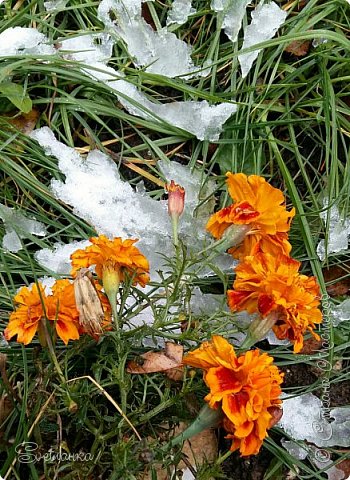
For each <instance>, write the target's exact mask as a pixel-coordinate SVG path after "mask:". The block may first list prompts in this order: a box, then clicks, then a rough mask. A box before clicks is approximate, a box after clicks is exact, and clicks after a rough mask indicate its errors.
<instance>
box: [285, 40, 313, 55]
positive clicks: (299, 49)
mask: <svg viewBox="0 0 350 480" xmlns="http://www.w3.org/2000/svg"><path fill="white" fill-rule="evenodd" d="M310 45H311V41H310V40H294V41H293V42H291V43H290V44H289V45H287V46H286V48H285V49H284V51H285V52H288V53H291V54H292V55H295V56H296V57H305V55H306V54H307V53H308V51H309V50H310Z"/></svg>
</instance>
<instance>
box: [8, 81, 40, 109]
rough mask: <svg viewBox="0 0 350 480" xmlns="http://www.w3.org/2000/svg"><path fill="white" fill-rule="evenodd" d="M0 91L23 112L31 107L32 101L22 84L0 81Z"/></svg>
mask: <svg viewBox="0 0 350 480" xmlns="http://www.w3.org/2000/svg"><path fill="white" fill-rule="evenodd" d="M0 93H2V94H3V95H4V96H5V97H6V98H7V99H8V100H9V101H10V102H11V103H13V104H14V106H15V107H17V108H18V109H19V110H20V111H21V112H23V113H29V112H30V111H31V110H32V108H33V105H32V101H31V99H30V98H29V95H27V94H26V93H25V91H24V88H23V87H22V85H17V83H13V82H4V83H0Z"/></svg>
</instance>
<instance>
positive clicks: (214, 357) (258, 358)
mask: <svg viewBox="0 0 350 480" xmlns="http://www.w3.org/2000/svg"><path fill="white" fill-rule="evenodd" d="M183 362H184V363H185V364H187V365H191V366H193V367H197V368H202V369H203V370H204V381H205V383H206V384H207V386H208V387H209V389H210V392H209V394H208V395H207V396H206V397H205V400H206V401H207V402H208V404H209V406H210V407H211V408H214V409H216V408H219V407H220V406H221V408H222V411H223V413H224V415H225V418H224V422H223V426H224V428H225V429H226V430H227V431H228V432H229V434H228V436H227V438H231V439H232V446H231V450H232V451H233V450H237V449H239V451H240V453H241V455H243V456H247V455H255V454H257V453H258V452H259V449H260V447H261V445H262V442H263V440H264V438H265V437H266V436H267V429H268V428H270V426H271V424H272V423H273V415H272V414H271V413H270V411H272V409H275V408H276V407H277V406H279V405H281V403H282V402H281V400H280V398H279V397H280V395H281V388H280V384H281V383H282V381H283V373H280V372H279V370H278V368H277V367H276V366H275V365H272V362H273V358H272V357H270V356H269V355H267V353H262V354H261V353H260V351H259V350H250V351H248V352H246V353H244V354H243V355H240V356H239V357H237V356H236V354H235V351H234V349H233V347H232V345H230V344H229V342H228V341H227V340H225V339H224V338H223V337H220V336H218V335H215V336H213V337H212V340H211V342H204V343H203V344H202V345H201V346H200V347H199V348H198V349H197V350H194V351H193V352H190V353H189V354H187V355H186V356H185V357H184V360H183Z"/></svg>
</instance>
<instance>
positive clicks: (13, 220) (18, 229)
mask: <svg viewBox="0 0 350 480" xmlns="http://www.w3.org/2000/svg"><path fill="white" fill-rule="evenodd" d="M0 219H1V220H2V221H3V222H4V225H5V229H6V233H5V235H4V237H3V239H2V246H3V248H4V249H5V250H8V251H9V252H13V253H16V252H18V251H19V250H21V249H22V243H21V238H28V234H29V235H36V236H38V237H44V236H45V235H46V233H47V230H46V227H45V225H44V224H43V223H41V222H38V221H37V220H34V219H31V218H28V217H26V216H25V215H23V214H22V213H20V211H19V210H17V209H15V208H9V207H6V206H5V205H3V204H1V203H0Z"/></svg>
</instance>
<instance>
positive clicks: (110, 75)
mask: <svg viewBox="0 0 350 480" xmlns="http://www.w3.org/2000/svg"><path fill="white" fill-rule="evenodd" d="M102 4H103V5H104V7H105V10H106V12H105V15H107V14H108V12H109V8H107V7H108V5H109V4H113V5H114V0H108V2H107V0H103V2H101V4H100V8H101V6H102ZM136 4H137V5H138V4H139V2H138V1H137V2H136ZM132 5H133V4H132V3H130V4H128V8H129V9H131V7H132ZM142 21H143V20H142ZM110 22H111V20H110ZM112 23H113V22H112ZM152 31H153V30H152ZM153 33H155V32H153ZM159 35H163V40H164V42H163V43H162V48H164V52H163V54H164V61H165V58H166V59H169V58H170V57H171V55H169V52H176V54H177V55H180V56H181V55H183V54H184V52H182V51H181V49H179V46H176V45H175V43H176V42H175V40H174V39H176V40H177V38H176V37H175V35H174V34H172V33H169V32H168V33H167V35H170V36H171V37H169V38H171V39H172V40H171V42H170V43H169V42H168V40H169V39H168V40H166V38H167V37H165V36H164V35H165V34H164V32H163V33H160V34H159ZM46 42H48V39H47V38H46V37H45V36H44V35H43V34H41V33H39V32H38V31H37V30H36V29H34V28H21V27H14V28H9V29H7V30H5V31H4V32H3V33H1V34H0V56H1V55H4V56H5V55H6V56H8V55H17V54H35V55H40V54H57V53H60V54H61V55H62V56H63V57H64V58H67V59H71V60H76V61H80V62H83V63H84V65H86V68H83V70H84V71H85V73H86V74H87V75H89V76H90V77H91V78H93V79H96V80H97V81H101V82H103V83H105V84H107V85H108V86H109V87H110V88H111V89H112V90H114V91H115V93H116V95H117V97H118V100H119V101H120V103H121V104H122V105H123V106H124V107H125V108H126V110H127V111H128V112H129V113H131V114H132V115H136V116H139V117H142V118H145V119H148V120H152V121H156V122H157V121H160V120H163V121H165V122H166V123H168V124H169V125H170V126H175V127H177V128H180V129H182V130H185V131H187V132H189V133H192V134H193V135H195V136H196V137H197V138H198V139H199V140H210V141H216V140H218V139H219V136H220V133H221V132H222V128H223V124H224V123H225V122H226V120H228V119H229V118H230V117H231V115H233V114H234V113H235V112H236V111H237V106H236V105H234V104H232V103H228V102H223V103H221V104H219V105H209V104H208V102H207V101H206V100H203V101H191V100H189V101H183V102H171V103H165V104H162V103H156V102H155V101H153V100H152V99H150V98H149V97H147V96H146V95H145V94H144V93H142V92H140V91H139V90H138V89H137V88H136V86H135V85H133V84H132V83H130V82H128V81H127V79H125V78H124V76H123V74H122V73H120V72H118V71H117V70H115V69H113V68H111V67H108V66H106V63H107V61H108V60H109V58H110V56H111V53H112V48H113V43H112V40H111V37H110V36H109V34H107V33H102V34H88V35H80V36H78V37H73V38H69V39H65V40H62V42H61V44H62V45H61V47H60V49H59V51H57V50H55V49H54V48H53V47H52V46H50V45H47V44H46ZM174 42H175V43H174ZM182 43H183V45H182V48H185V47H186V49H187V48H189V47H187V45H186V44H185V43H184V42H182ZM3 45H6V46H3ZM173 63H174V65H176V66H178V65H179V59H173ZM159 65H160V63H159ZM164 65H165V66H164V68H165V70H166V71H168V72H169V71H170V70H169V65H166V64H164ZM204 67H205V68H204V70H203V72H202V73H203V75H207V73H208V66H206V65H204ZM193 68H194V69H195V70H196V68H195V67H193ZM158 73H159V72H158ZM164 74H165V72H164Z"/></svg>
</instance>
